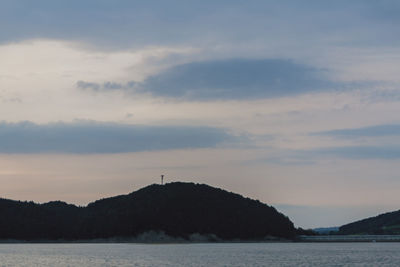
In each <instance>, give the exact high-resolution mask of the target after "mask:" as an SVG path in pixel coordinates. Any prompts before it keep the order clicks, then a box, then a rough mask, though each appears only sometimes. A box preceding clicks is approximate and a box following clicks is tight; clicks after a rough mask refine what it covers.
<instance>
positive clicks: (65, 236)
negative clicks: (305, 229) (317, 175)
mask: <svg viewBox="0 0 400 267" xmlns="http://www.w3.org/2000/svg"><path fill="white" fill-rule="evenodd" d="M150 231H152V232H161V233H165V234H166V235H168V236H171V237H177V238H182V239H188V238H189V237H190V236H191V235H193V234H195V235H207V236H212V237H215V239H222V240H234V239H240V240H262V239H264V238H265V237H268V236H273V237H279V238H293V237H294V236H295V234H296V229H295V228H294V226H293V223H292V222H291V221H290V220H289V219H288V218H287V217H286V216H284V215H283V214H281V213H279V212H278V211H276V210H275V208H273V207H270V206H268V205H266V204H263V203H261V202H259V201H257V200H252V199H249V198H244V197H242V196H240V195H238V194H234V193H230V192H227V191H225V190H221V189H217V188H214V187H211V186H208V185H204V184H193V183H169V184H166V185H155V184H154V185H150V186H147V187H145V188H142V189H140V190H138V191H136V192H133V193H130V194H128V195H120V196H116V197H111V198H106V199H101V200H97V201H95V202H93V203H90V204H89V205H88V206H86V207H77V206H74V205H69V204H67V203H64V202H61V201H54V202H49V203H45V204H36V203H33V202H21V201H13V200H7V199H0V239H3V240H4V239H17V240H83V239H99V238H115V237H118V238H130V237H135V236H138V235H140V234H142V233H147V232H150Z"/></svg>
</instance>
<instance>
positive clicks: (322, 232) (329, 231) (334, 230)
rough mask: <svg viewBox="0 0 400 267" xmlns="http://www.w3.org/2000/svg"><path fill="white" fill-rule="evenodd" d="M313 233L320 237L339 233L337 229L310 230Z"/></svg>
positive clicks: (321, 228)
mask: <svg viewBox="0 0 400 267" xmlns="http://www.w3.org/2000/svg"><path fill="white" fill-rule="evenodd" d="M312 230H313V231H314V232H315V233H317V234H320V235H328V234H336V233H337V232H338V231H339V227H336V226H334V227H320V228H314V229H312Z"/></svg>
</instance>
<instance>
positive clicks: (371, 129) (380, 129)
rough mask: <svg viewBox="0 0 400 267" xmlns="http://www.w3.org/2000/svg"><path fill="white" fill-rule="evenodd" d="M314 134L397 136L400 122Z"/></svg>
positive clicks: (348, 136) (354, 136)
mask: <svg viewBox="0 0 400 267" xmlns="http://www.w3.org/2000/svg"><path fill="white" fill-rule="evenodd" d="M313 135H325V136H333V137H340V138H356V137H381V136H397V135H400V124H384V125H375V126H368V127H362V128H354V129H338V130H332V131H325V132H318V133H314V134H313Z"/></svg>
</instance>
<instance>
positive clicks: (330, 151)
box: [290, 145, 400, 160]
mask: <svg viewBox="0 0 400 267" xmlns="http://www.w3.org/2000/svg"><path fill="white" fill-rule="evenodd" d="M290 154H291V156H292V157H294V158H300V159H301V158H314V159H317V158H321V157H329V158H332V157H334V158H335V157H337V158H345V159H382V160H397V159H400V146H397V145H395V146H341V147H326V148H318V149H313V150H303V151H295V152H293V151H292V153H290Z"/></svg>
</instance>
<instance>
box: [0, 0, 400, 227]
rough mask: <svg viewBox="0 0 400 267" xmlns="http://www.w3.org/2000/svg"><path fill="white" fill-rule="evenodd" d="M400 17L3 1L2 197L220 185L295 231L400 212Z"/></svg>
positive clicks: (239, 4)
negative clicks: (276, 214)
mask: <svg viewBox="0 0 400 267" xmlns="http://www.w3.org/2000/svg"><path fill="white" fill-rule="evenodd" d="M399 14H400V2H399V1H395V0H393V1H391V0H382V1H372V0H371V1H367V0H366V1H364V0H363V1H361V0H360V1H357V0H354V1H342V0H336V1H328V0H326V1H321V0H315V1H312V0H305V1H295V0H293V1H285V0H284V1H281V0H280V1H278V0H277V1H265V0H262V1H261V0H260V1H259V0H251V1H239V0H221V1H219V0H212V1H209V0H203V1H190V0H181V1H178V0H169V1H164V0H159V1H153V0H147V1H128V0H126V1H124V0H79V1H78V0H68V1H54V0H36V1H31V0H2V1H1V2H0V184H1V186H0V197H3V198H11V199H18V200H33V201H36V202H41V203H42V202H46V201H49V200H57V199H60V200H63V201H66V202H69V203H74V204H77V205H86V204H87V203H89V202H91V201H93V200H96V199H99V198H104V197H109V196H113V195H118V194H125V193H129V192H132V191H134V190H137V189H139V188H141V187H143V186H146V185H148V184H152V183H159V180H160V175H161V174H165V181H166V182H172V181H190V182H195V183H207V184H209V185H212V186H216V187H221V188H224V189H226V190H229V191H234V192H236V193H240V194H242V195H245V196H247V197H251V198H254V199H259V200H260V201H262V202H265V203H267V204H270V205H273V206H275V207H276V208H277V209H278V210H279V211H281V212H283V213H284V214H286V215H288V216H289V218H290V219H291V220H292V221H293V222H294V223H295V225H296V226H301V227H305V228H309V227H318V226H339V225H342V224H345V223H348V222H351V221H354V220H357V219H362V218H364V217H368V216H375V215H377V214H379V213H382V212H387V211H392V210H398V209H400V206H399V203H400V193H399V189H400V16H399Z"/></svg>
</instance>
